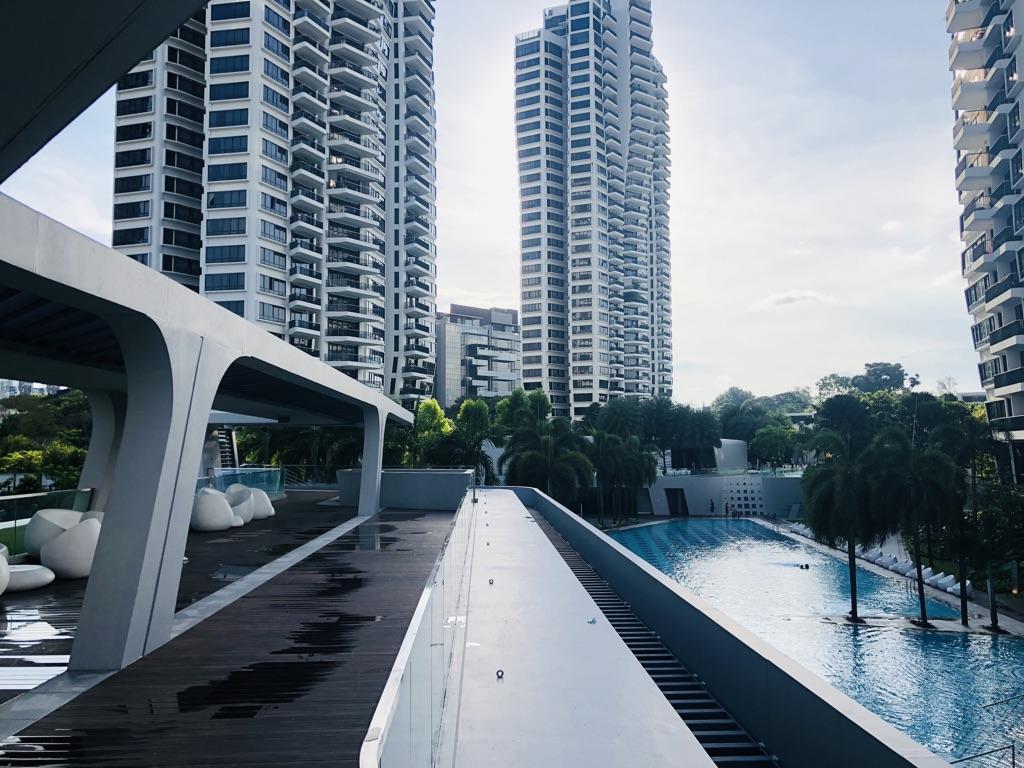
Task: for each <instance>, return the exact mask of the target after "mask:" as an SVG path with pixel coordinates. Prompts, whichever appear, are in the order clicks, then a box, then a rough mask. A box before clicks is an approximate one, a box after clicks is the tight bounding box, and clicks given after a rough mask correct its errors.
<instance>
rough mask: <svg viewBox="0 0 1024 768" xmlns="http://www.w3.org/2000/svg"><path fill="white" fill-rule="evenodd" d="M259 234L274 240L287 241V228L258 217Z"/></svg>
mask: <svg viewBox="0 0 1024 768" xmlns="http://www.w3.org/2000/svg"><path fill="white" fill-rule="evenodd" d="M260 236H261V237H266V238H268V239H270V240H276V241H277V242H279V243H287V242H288V230H287V229H286V228H285V227H282V226H280V225H278V224H275V223H274V222H272V221H267V220H266V219H260Z"/></svg>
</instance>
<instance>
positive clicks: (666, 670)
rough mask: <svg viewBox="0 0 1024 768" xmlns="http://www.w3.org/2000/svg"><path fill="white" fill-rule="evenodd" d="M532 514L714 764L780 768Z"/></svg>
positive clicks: (580, 559) (626, 606)
mask: <svg viewBox="0 0 1024 768" xmlns="http://www.w3.org/2000/svg"><path fill="white" fill-rule="evenodd" d="M532 514H533V518H534V519H535V520H536V521H537V524H538V525H539V526H540V528H541V530H542V531H544V533H545V534H546V535H547V537H548V539H550V541H551V543H552V544H553V545H554V547H555V549H556V550H558V553H559V554H560V555H561V556H562V559H564V560H565V562H566V564H567V565H568V566H569V569H570V570H571V571H572V572H573V573H574V574H575V576H576V578H577V579H579V581H580V584H582V585H583V588H584V589H586V590H587V593H588V594H589V595H590V596H591V597H592V598H593V599H594V602H595V603H597V607H598V608H600V609H601V612H602V613H603V614H604V616H605V618H607V619H608V622H609V623H610V624H611V625H612V627H613V628H614V629H615V631H616V632H618V633H619V637H621V638H622V640H623V641H624V642H625V643H626V646H627V647H628V648H629V650H630V651H632V652H633V655H634V656H636V658H637V660H638V661H639V662H640V664H641V665H642V666H643V668H644V669H645V670H647V674H649V675H650V676H651V679H652V680H653V681H654V683H655V685H657V686H658V688H659V689H660V690H661V692H662V693H663V694H665V698H666V699H668V702H669V704H671V705H672V708H673V709H675V711H676V713H677V714H678V715H679V717H680V718H682V720H683V722H684V723H686V727H687V728H689V729H690V731H691V732H692V733H693V735H694V736H696V737H697V740H698V741H699V742H700V744H701V746H702V747H703V748H704V751H705V752H707V753H708V756H709V757H710V758H711V760H712V761H713V762H714V763H715V765H719V766H724V767H725V768H728V767H729V766H740V767H742V768H780V764H779V762H778V760H777V759H776V758H775V757H773V756H771V755H769V754H768V751H767V750H766V749H765V746H764V744H762V743H760V742H758V741H755V740H754V739H753V738H752V737H751V736H750V734H748V733H747V732H746V731H745V730H743V728H742V727H741V726H740V724H739V723H737V722H736V721H735V720H734V719H733V718H732V716H731V715H730V714H729V713H728V712H727V711H726V710H725V708H724V707H723V706H722V705H721V704H719V703H718V701H717V700H716V699H715V697H714V696H712V695H711V693H710V692H709V691H708V689H707V688H706V687H705V685H704V682H703V681H702V680H701V679H700V678H699V677H697V676H696V675H694V674H693V673H692V672H690V671H689V670H688V669H686V667H684V666H683V665H682V663H681V662H680V661H679V659H677V658H676V657H675V656H674V655H672V653H671V652H670V651H669V650H668V648H666V647H665V645H664V643H662V642H661V640H659V639H658V636H657V635H656V634H655V633H654V632H652V631H651V629H650V628H649V627H648V626H647V625H646V624H644V623H643V622H642V621H640V619H639V618H637V615H636V614H635V613H633V609H632V608H630V607H629V604H628V603H626V602H625V601H624V600H623V599H622V598H621V597H619V596H618V594H616V593H615V591H614V590H612V588H611V587H609V586H608V583H607V582H606V581H605V580H604V579H602V578H601V577H600V576H598V575H597V572H596V571H594V569H593V568H591V566H590V564H589V563H588V562H587V561H586V560H584V559H583V557H582V556H581V555H580V554H579V553H578V552H577V551H576V550H575V549H573V548H572V547H571V546H570V545H569V544H568V542H566V540H565V539H563V538H562V537H561V535H560V534H559V533H558V531H556V530H555V529H554V528H552V527H551V524H550V523H548V522H547V520H545V519H544V518H543V517H542V516H541V515H540V514H539V513H536V512H532Z"/></svg>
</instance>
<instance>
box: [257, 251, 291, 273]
mask: <svg viewBox="0 0 1024 768" xmlns="http://www.w3.org/2000/svg"><path fill="white" fill-rule="evenodd" d="M260 264H264V265H266V266H268V267H274V268H275V269H287V268H288V259H287V258H286V257H285V255H284V254H283V253H281V252H280V251H272V250H271V249H270V248H262V247H261V248H260Z"/></svg>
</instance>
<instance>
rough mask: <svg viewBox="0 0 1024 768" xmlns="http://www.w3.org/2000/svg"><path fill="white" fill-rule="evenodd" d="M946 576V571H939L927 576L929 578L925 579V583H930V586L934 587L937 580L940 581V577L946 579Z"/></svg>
mask: <svg viewBox="0 0 1024 768" xmlns="http://www.w3.org/2000/svg"><path fill="white" fill-rule="evenodd" d="M944 578H946V572H945V571H939V572H938V573H936V574H933V575H932V576H929V577H927V578H926V579H925V580H924V583H925V584H927V585H928V586H929V587H934V586H935V584H936V583H937V582H938V581H939V580H940V579H944Z"/></svg>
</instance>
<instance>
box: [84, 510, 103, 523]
mask: <svg viewBox="0 0 1024 768" xmlns="http://www.w3.org/2000/svg"><path fill="white" fill-rule="evenodd" d="M82 520H99V521H100V525H103V513H102V512H100V511H99V510H98V509H90V510H89V511H88V512H86V513H85V514H84V515H82Z"/></svg>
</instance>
